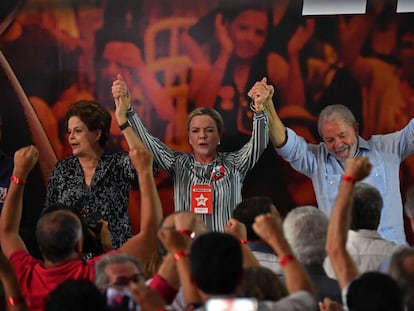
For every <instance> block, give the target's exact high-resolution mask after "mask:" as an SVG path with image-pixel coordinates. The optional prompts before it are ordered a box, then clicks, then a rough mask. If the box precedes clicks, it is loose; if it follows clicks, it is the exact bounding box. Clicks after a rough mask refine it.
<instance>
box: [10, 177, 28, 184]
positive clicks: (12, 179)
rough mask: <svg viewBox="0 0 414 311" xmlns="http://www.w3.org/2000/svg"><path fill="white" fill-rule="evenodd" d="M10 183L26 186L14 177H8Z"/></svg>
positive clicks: (22, 181)
mask: <svg viewBox="0 0 414 311" xmlns="http://www.w3.org/2000/svg"><path fill="white" fill-rule="evenodd" d="M10 181H11V182H14V183H15V184H18V185H21V186H24V185H25V184H26V182H25V181H24V180H23V179H21V178H19V177H17V176H14V175H13V176H12V177H10Z"/></svg>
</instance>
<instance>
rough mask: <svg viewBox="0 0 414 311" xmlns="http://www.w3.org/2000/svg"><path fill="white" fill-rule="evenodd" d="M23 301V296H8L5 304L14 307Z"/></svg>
mask: <svg viewBox="0 0 414 311" xmlns="http://www.w3.org/2000/svg"><path fill="white" fill-rule="evenodd" d="M24 303H25V300H24V298H23V297H9V298H7V300H6V304H7V307H8V308H10V307H14V306H17V305H20V304H24Z"/></svg>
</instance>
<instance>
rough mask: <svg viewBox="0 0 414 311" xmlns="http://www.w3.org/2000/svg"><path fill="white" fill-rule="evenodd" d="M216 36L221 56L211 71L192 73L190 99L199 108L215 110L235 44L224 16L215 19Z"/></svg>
mask: <svg viewBox="0 0 414 311" xmlns="http://www.w3.org/2000/svg"><path fill="white" fill-rule="evenodd" d="M214 22H215V34H216V38H217V40H218V43H219V45H220V48H219V55H218V57H217V59H216V60H215V61H214V63H213V64H212V65H211V66H209V68H208V69H209V70H207V71H206V70H205V68H202V69H203V70H202V71H200V70H194V72H193V73H192V76H193V78H192V81H191V93H190V97H191V99H192V100H193V101H194V102H195V105H196V106H197V107H209V108H213V106H214V103H215V101H216V97H217V94H218V91H219V89H220V86H221V83H222V80H223V77H224V74H225V71H226V68H227V63H228V62H229V59H230V57H231V55H232V53H233V43H232V41H231V38H230V35H229V33H228V30H227V27H226V26H225V25H224V21H223V14H221V13H217V15H216V17H215V21H214Z"/></svg>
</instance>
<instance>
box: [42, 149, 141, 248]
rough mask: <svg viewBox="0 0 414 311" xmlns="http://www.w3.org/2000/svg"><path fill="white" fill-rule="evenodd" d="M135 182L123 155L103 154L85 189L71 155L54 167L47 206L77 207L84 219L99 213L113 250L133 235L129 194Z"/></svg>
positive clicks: (129, 163) (131, 170)
mask: <svg viewBox="0 0 414 311" xmlns="http://www.w3.org/2000/svg"><path fill="white" fill-rule="evenodd" d="M137 180H138V178H137V173H136V171H135V169H134V167H133V165H132V163H131V160H130V158H129V156H128V154H127V153H126V152H116V153H106V152H105V153H104V154H103V155H102V157H101V159H100V160H99V162H98V164H97V166H96V169H95V173H94V175H93V177H92V181H91V184H90V186H89V187H88V186H87V185H86V184H85V178H84V175H83V171H82V168H81V165H80V162H79V159H78V157H77V156H71V157H69V158H66V159H64V160H61V161H59V162H58V163H57V164H56V165H55V167H54V168H53V171H52V173H51V175H50V178H49V182H48V187H47V195H46V206H51V205H53V204H56V203H60V204H64V205H66V206H72V205H74V204H76V205H78V206H79V207H80V208H81V213H82V214H83V215H85V216H87V215H88V214H89V213H91V212H97V213H99V214H101V215H102V218H103V219H104V220H106V221H107V222H108V224H109V230H110V231H111V234H112V245H113V247H114V248H119V247H120V246H121V245H122V243H124V242H125V241H126V240H127V239H128V238H130V237H131V236H132V228H131V223H130V220H129V216H128V204H129V191H130V188H131V185H137V184H138V183H137Z"/></svg>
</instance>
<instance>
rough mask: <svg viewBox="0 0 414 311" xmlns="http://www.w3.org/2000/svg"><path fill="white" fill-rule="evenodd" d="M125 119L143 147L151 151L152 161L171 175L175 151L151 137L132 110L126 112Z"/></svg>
mask: <svg viewBox="0 0 414 311" xmlns="http://www.w3.org/2000/svg"><path fill="white" fill-rule="evenodd" d="M127 118H128V121H129V123H130V124H131V126H132V128H133V129H134V131H135V133H137V134H138V136H139V138H141V140H142V142H143V143H144V145H145V146H146V147H147V148H148V149H149V150H151V152H152V154H153V155H154V161H155V162H156V163H157V164H158V165H159V166H161V167H162V168H163V169H164V170H165V171H166V172H167V173H168V174H170V175H173V174H174V164H175V151H174V150H172V149H170V148H169V147H168V146H167V145H166V144H164V143H163V142H162V141H161V140H160V139H159V138H157V137H154V136H152V135H151V134H150V133H149V131H148V130H147V129H146V128H145V126H144V124H143V123H142V121H141V119H140V118H139V117H138V115H137V113H136V112H135V111H134V110H133V109H132V108H131V109H130V110H128V112H127Z"/></svg>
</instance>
